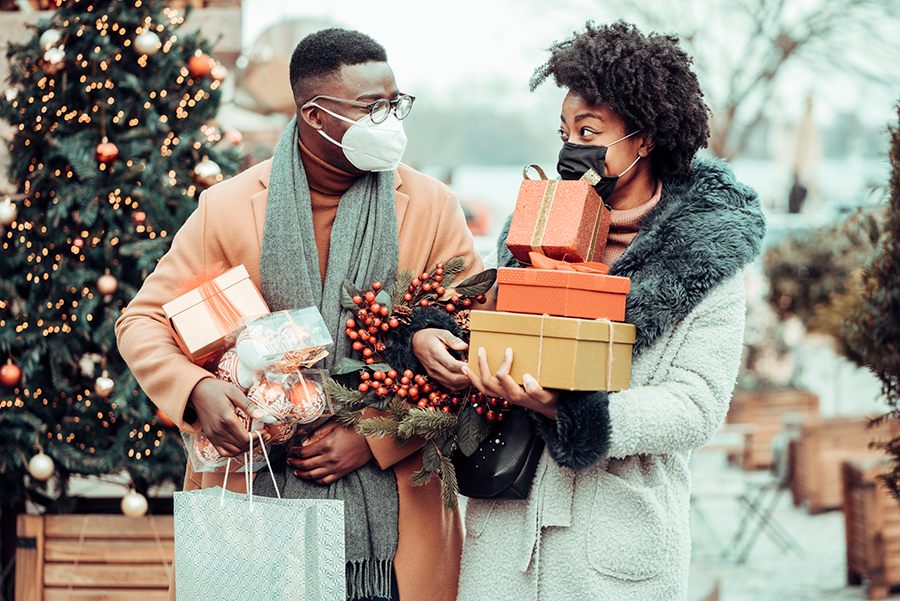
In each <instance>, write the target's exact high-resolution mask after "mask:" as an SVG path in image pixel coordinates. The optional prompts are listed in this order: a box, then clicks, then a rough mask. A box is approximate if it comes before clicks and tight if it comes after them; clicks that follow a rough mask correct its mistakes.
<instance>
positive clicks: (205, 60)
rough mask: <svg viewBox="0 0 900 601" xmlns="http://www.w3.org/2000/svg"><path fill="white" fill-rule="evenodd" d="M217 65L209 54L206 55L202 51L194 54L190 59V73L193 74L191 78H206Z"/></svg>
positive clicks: (188, 66) (188, 65)
mask: <svg viewBox="0 0 900 601" xmlns="http://www.w3.org/2000/svg"><path fill="white" fill-rule="evenodd" d="M214 65H215V61H214V60H213V59H211V58H210V57H209V55H208V54H204V53H203V52H201V51H200V50H198V51H197V52H195V53H194V56H192V57H191V58H189V59H188V64H187V68H188V72H189V73H190V74H191V77H197V78H200V77H206V76H207V75H209V74H210V73H211V72H212V70H213V66H214Z"/></svg>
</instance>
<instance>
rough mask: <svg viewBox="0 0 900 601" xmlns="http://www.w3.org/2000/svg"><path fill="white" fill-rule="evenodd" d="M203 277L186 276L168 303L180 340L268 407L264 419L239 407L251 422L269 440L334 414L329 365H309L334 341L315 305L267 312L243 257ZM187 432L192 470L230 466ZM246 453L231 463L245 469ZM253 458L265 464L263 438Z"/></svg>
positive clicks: (195, 357)
mask: <svg viewBox="0 0 900 601" xmlns="http://www.w3.org/2000/svg"><path fill="white" fill-rule="evenodd" d="M212 275H215V274H211V276H212ZM201 279H202V280H203V281H202V283H200V284H199V285H193V284H188V285H187V287H188V288H191V289H190V290H188V291H186V292H184V293H183V294H179V293H177V292H176V294H179V295H178V296H177V297H176V298H175V299H173V300H172V301H170V302H168V303H166V304H165V305H163V311H164V312H165V314H166V317H167V318H168V323H169V327H170V329H171V330H172V333H173V334H174V338H175V341H176V342H177V343H178V346H179V347H180V348H181V351H182V352H183V353H184V354H185V355H186V356H187V357H188V358H189V359H190V360H191V361H192V362H194V363H196V364H197V365H201V366H203V367H205V368H206V369H208V370H209V371H211V372H212V373H213V374H214V375H215V376H216V377H217V378H219V379H221V380H225V381H226V382H230V383H232V384H234V385H235V386H237V387H238V388H240V390H241V391H242V392H243V393H244V394H246V395H247V397H248V398H249V399H250V400H251V401H253V403H254V404H255V405H256V406H257V407H259V408H261V409H262V410H263V413H264V414H265V416H264V417H263V418H261V419H259V420H255V419H251V418H250V416H248V415H247V414H246V413H244V412H243V411H241V410H240V409H238V410H236V411H237V413H238V416H239V417H240V418H241V420H242V421H243V422H244V425H245V426H246V427H247V429H248V430H254V431H255V430H261V429H265V430H266V431H267V433H268V434H269V436H270V444H282V443H284V442H287V441H288V440H289V439H290V438H292V437H294V436H295V435H297V434H298V433H308V432H310V431H311V430H312V429H313V428H314V427H315V426H316V425H318V424H320V423H322V421H324V420H325V419H327V418H328V416H330V415H333V414H334V411H335V407H334V405H333V404H332V402H331V399H330V397H329V395H328V394H327V392H326V389H325V381H326V379H327V372H325V371H323V370H317V369H309V368H310V367H311V366H312V365H314V364H315V363H317V362H318V361H319V360H321V359H322V358H323V357H324V356H325V355H327V354H328V351H327V349H328V348H329V347H331V345H332V339H331V335H330V334H329V333H328V329H327V327H326V326H325V322H324V321H323V319H322V316H321V315H320V313H319V311H318V309H316V308H315V307H307V308H305V309H295V310H291V311H277V312H275V313H270V312H269V309H268V307H267V306H266V303H265V301H264V300H263V298H262V295H261V294H260V293H259V290H257V288H256V286H255V285H254V284H253V282H252V281H251V280H250V276H249V274H248V273H247V270H246V268H245V267H244V266H243V265H239V266H237V267H234V268H232V269H229V270H228V271H226V272H224V273H221V274H218V275H215V277H204V278H201ZM182 436H183V438H184V442H185V447H186V449H187V451H188V458H189V459H190V461H191V464H192V467H193V469H194V471H196V472H210V471H221V470H223V469H226V465H227V464H228V459H227V458H225V457H222V456H221V455H219V453H218V451H217V450H216V449H215V447H214V446H213V444H212V443H211V442H210V441H209V439H207V438H206V436H204V435H203V432H199V433H183V434H182ZM247 459H248V458H245V457H238V458H236V459H235V460H233V461H232V468H229V469H236V470H237V471H241V470H243V469H244V468H245V463H246V461H247ZM249 459H250V465H248V466H246V467H248V468H249V469H254V470H255V469H260V468H261V467H262V466H264V465H265V463H264V459H265V456H264V451H263V450H262V449H261V448H260V447H258V446H257V448H256V450H255V452H254V455H253V456H252V457H251V458H249Z"/></svg>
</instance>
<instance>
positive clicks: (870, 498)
mask: <svg viewBox="0 0 900 601" xmlns="http://www.w3.org/2000/svg"><path fill="white" fill-rule="evenodd" d="M887 470H888V467H887V463H886V461H885V459H883V458H881V459H878V458H873V457H868V458H864V459H851V460H849V461H846V462H844V463H843V465H842V468H841V473H842V481H843V494H844V522H845V528H846V534H847V581H848V583H849V584H862V582H863V581H864V580H866V581H868V587H869V588H868V594H869V599H884V598H885V597H887V595H888V593H889V592H890V589H891V587H892V586H897V585H900V505H898V503H897V500H896V499H894V497H893V496H892V495H891V494H890V492H888V490H887V488H886V487H885V486H884V484H882V483H881V482H879V481H878V480H877V476H878V475H879V474H882V473H884V472H886V471H887Z"/></svg>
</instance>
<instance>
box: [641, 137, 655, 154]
mask: <svg viewBox="0 0 900 601" xmlns="http://www.w3.org/2000/svg"><path fill="white" fill-rule="evenodd" d="M640 140H641V145H640V147H639V148H638V155H639V156H641V157H646V156H647V155H649V154H650V152H651V151H652V150H653V147H654V146H656V144H654V143H653V140H652V139H651V138H650V136H648V135H646V134H640Z"/></svg>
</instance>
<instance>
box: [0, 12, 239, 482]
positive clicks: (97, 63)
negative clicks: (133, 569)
mask: <svg viewBox="0 0 900 601" xmlns="http://www.w3.org/2000/svg"><path fill="white" fill-rule="evenodd" d="M56 4H57V7H62V6H64V5H65V7H67V8H74V7H78V8H79V9H80V10H79V11H78V13H79V14H74V15H69V16H67V17H59V20H57V22H55V23H54V24H53V25H52V26H51V27H49V28H47V29H45V30H44V31H43V32H42V33H41V34H40V36H39V38H38V43H39V51H40V59H39V60H31V61H28V60H23V57H11V60H10V66H11V69H12V70H13V71H14V72H16V70H18V74H19V75H20V76H21V83H19V84H17V85H14V86H13V87H11V88H9V89H7V90H6V93H5V100H6V102H7V103H8V104H9V105H10V107H11V108H12V109H13V112H14V114H16V115H18V116H19V117H20V119H21V121H20V122H19V123H18V125H17V126H16V128H15V129H16V132H15V137H14V139H13V141H12V142H11V143H10V144H9V147H8V148H9V151H10V154H11V156H17V154H18V153H19V151H18V147H19V145H21V147H22V149H23V150H25V149H28V150H33V149H34V148H35V146H32V145H38V144H41V143H47V141H48V140H50V139H51V138H53V137H54V135H57V136H58V135H59V132H60V131H62V130H63V129H65V130H66V131H71V130H72V128H73V127H74V128H76V129H77V128H80V129H81V131H84V130H90V131H91V132H98V133H99V138H100V141H99V143H98V144H97V145H96V148H95V150H94V153H93V154H94V157H93V158H94V160H95V163H94V164H93V165H92V166H91V167H92V168H95V169H97V170H99V172H100V173H101V174H105V175H106V176H107V180H106V181H112V178H110V176H111V175H112V173H113V170H116V173H117V174H119V173H121V174H122V176H121V177H117V178H115V180H116V181H117V182H118V185H115V186H114V187H112V189H110V190H108V191H106V192H104V191H102V190H95V191H94V193H95V196H94V197H93V199H92V200H90V201H89V202H88V203H86V204H84V203H83V202H78V203H77V204H76V202H75V201H73V200H72V199H71V198H69V197H67V196H66V194H65V190H66V188H65V186H67V185H75V184H77V183H79V182H80V181H81V180H82V179H83V175H84V170H85V169H86V167H85V165H83V164H76V163H73V162H69V163H67V164H65V165H63V164H60V162H59V161H58V160H57V161H55V162H53V164H52V165H51V164H50V162H49V161H50V159H43V158H39V156H33V157H32V158H31V160H30V161H29V162H28V164H27V173H26V175H25V177H24V178H23V181H22V183H21V189H20V192H19V193H18V194H16V195H9V196H7V197H6V198H3V199H2V200H0V240H2V249H3V251H4V252H7V253H13V254H15V253H24V254H25V257H24V258H25V263H26V264H27V265H28V267H29V271H28V273H27V274H25V278H24V279H25V283H26V284H27V285H30V286H32V287H37V290H39V291H40V292H41V293H43V292H44V291H47V292H48V293H50V294H53V295H54V296H56V298H54V297H52V296H51V297H50V298H46V297H45V300H43V301H42V302H41V306H39V307H36V309H40V310H39V311H38V310H34V311H32V312H33V313H37V314H39V315H40V317H38V318H36V319H35V318H32V317H30V316H29V311H28V310H27V308H26V307H24V306H22V303H20V302H18V301H17V300H16V299H15V298H14V296H13V295H10V297H8V298H0V328H7V327H8V326H13V327H14V330H15V333H16V335H18V336H28V335H30V336H35V334H34V333H35V332H40V336H41V337H42V338H43V339H46V340H47V344H46V345H45V346H46V347H47V348H50V346H49V344H50V342H51V341H53V340H55V339H57V338H59V337H62V336H71V335H84V332H85V330H86V329H87V328H89V327H91V326H94V325H95V324H96V323H97V321H107V320H110V319H111V320H113V321H114V320H115V318H117V317H118V315H120V314H121V313H122V312H123V311H124V308H125V303H126V300H125V299H123V298H122V296H121V295H119V296H118V298H114V296H113V295H114V294H115V292H116V291H117V289H118V288H119V282H118V280H117V279H116V277H115V276H114V275H112V274H111V273H110V269H109V267H116V266H117V265H118V258H116V255H115V253H112V250H113V249H115V248H116V247H117V246H119V245H121V244H122V243H124V242H126V241H129V242H133V241H135V240H140V239H146V240H156V239H164V238H166V237H167V236H169V234H170V230H174V229H175V227H177V225H176V224H172V225H171V227H170V228H167V227H166V226H165V224H164V223H163V224H162V227H160V226H159V225H154V224H153V223H151V222H150V220H149V219H148V212H147V210H146V209H144V206H143V201H144V198H145V196H144V189H145V188H146V187H147V186H142V178H143V177H144V176H145V172H146V171H147V168H148V165H150V164H154V165H156V164H158V163H159V162H160V161H162V160H164V159H168V158H170V157H172V156H173V155H175V154H176V151H177V150H178V147H179V145H183V143H184V140H186V139H188V138H190V142H189V144H190V146H189V149H190V150H191V151H195V152H197V153H198V154H199V156H200V157H202V158H201V159H200V160H199V161H197V162H196V163H195V164H194V165H193V168H190V169H189V177H188V178H184V177H179V175H180V174H179V173H178V172H176V170H175V169H174V168H173V169H169V170H167V171H165V172H164V174H163V175H162V185H164V186H168V187H169V188H172V189H174V190H175V191H177V192H180V194H181V196H183V197H185V198H187V199H193V198H195V197H196V195H198V194H199V192H200V191H202V190H203V189H205V188H206V187H208V186H209V185H212V184H214V183H216V182H218V181H221V180H222V178H223V175H222V171H221V168H220V167H219V165H218V164H216V163H215V162H213V161H212V160H210V159H209V157H208V156H207V154H208V153H207V152H203V150H204V148H211V147H213V145H216V144H219V143H228V144H236V143H239V141H240V140H239V137H238V138H236V137H235V135H234V134H233V133H232V134H230V135H229V134H227V133H226V134H223V133H222V132H220V131H219V129H218V127H217V126H216V125H214V124H212V123H203V124H201V125H200V126H199V132H197V131H196V130H191V131H190V132H187V135H186V132H181V131H179V128H180V127H183V126H182V125H179V124H180V123H184V124H185V126H186V124H188V123H190V120H191V117H192V111H193V110H194V109H195V108H197V107H198V106H199V105H201V103H204V102H205V101H208V100H209V99H210V98H211V97H212V96H211V92H214V91H215V90H217V89H218V88H219V86H220V85H221V84H222V82H223V81H224V80H225V78H226V76H227V70H226V69H225V68H224V67H222V66H221V65H219V64H217V63H216V61H215V60H213V59H212V58H210V57H209V56H208V55H207V54H206V53H204V52H203V51H202V50H201V49H199V48H197V49H196V50H195V51H194V52H193V53H191V54H190V56H189V58H188V60H187V61H186V63H185V64H183V65H182V66H181V67H180V69H178V71H177V72H176V73H175V74H174V79H173V80H172V81H171V82H170V81H163V82H159V81H158V80H159V79H160V78H159V77H154V75H155V70H154V69H155V60H154V57H155V56H157V55H158V54H159V53H162V55H166V54H168V53H169V52H179V53H185V51H186V48H185V43H184V42H183V41H182V40H181V39H180V38H179V36H178V35H176V33H175V30H176V29H177V28H178V27H179V26H180V25H182V24H183V23H184V16H183V15H182V14H181V13H180V12H179V11H178V10H175V9H172V8H169V7H165V8H163V10H162V13H161V15H157V16H156V20H154V16H152V15H145V16H142V17H138V19H137V23H135V19H134V17H135V16H137V15H139V14H140V12H141V10H142V6H143V4H144V2H143V0H132V1H131V2H129V3H128V4H130V5H131V7H133V8H124V9H122V10H123V11H127V12H122V11H120V12H121V14H123V15H124V17H126V18H123V19H120V20H117V19H115V18H114V17H111V16H110V14H109V13H110V12H111V11H107V10H103V7H102V6H99V5H100V4H102V3H101V2H99V1H97V0H94V1H93V2H92V1H90V0H57V1H56ZM117 4H118V5H119V7H120V8H121V7H123V6H124V5H125V4H126V3H125V2H119V3H117ZM127 17H132V18H131V19H129V18H127ZM128 21H130V22H128ZM89 33H90V36H89V35H88V34H89ZM97 35H99V37H100V40H99V41H98V43H97V44H96V45H93V46H92V47H91V48H89V49H87V48H83V46H85V44H84V41H85V40H87V39H88V38H89V37H91V36H97ZM91 39H93V38H91ZM73 46H74V47H76V48H78V49H79V50H80V51H78V52H77V53H75V54H74V55H73V56H70V55H69V53H68V52H67V50H66V48H67V47H69V48H71V47H73ZM187 52H190V51H189V50H188V51H187ZM127 61H134V63H136V64H137V65H138V67H139V69H138V70H137V73H136V74H133V71H134V70H133V69H132V68H129V69H125V70H124V71H123V73H124V75H123V77H122V78H121V79H119V78H118V77H117V75H118V71H122V69H121V68H120V67H123V66H127V65H126V62H127ZM142 73H143V74H142ZM28 84H31V88H32V89H31V91H29V92H27V93H26V91H25V88H26V86H27V85H28ZM137 84H141V85H146V86H147V87H145V88H144V87H141V88H140V92H141V93H142V94H144V96H145V102H143V103H134V104H135V109H134V110H132V111H131V112H130V113H129V111H128V110H127V109H128V107H127V106H126V107H124V108H123V107H122V106H118V105H117V102H118V100H117V97H118V98H119V99H122V98H134V94H135V90H136V89H138V88H137V87H136V86H137ZM154 84H158V85H154ZM72 86H79V87H78V88H72ZM72 90H77V91H78V93H79V94H80V95H81V96H80V97H78V98H79V100H81V99H83V100H84V102H83V103H82V104H80V105H79V106H72V104H73V103H72V96H73V94H72ZM67 98H68V100H67ZM176 100H177V101H176ZM138 107H139V108H138ZM151 124H152V125H154V126H156V124H163V125H164V126H166V127H168V128H169V131H168V132H167V133H166V135H165V136H164V137H163V136H160V138H162V139H161V140H159V141H158V146H156V153H157V155H158V158H157V159H154V158H153V157H152V156H142V157H128V158H125V157H120V150H119V147H118V145H117V144H116V142H117V141H119V140H130V139H133V137H134V134H130V133H129V130H130V131H134V132H140V131H143V130H142V129H141V128H146V127H148V126H149V125H151ZM108 127H110V128H112V129H110V130H108ZM113 130H114V131H113ZM235 140H237V142H236V141H235ZM29 147H30V148H29ZM35 154H38V153H35ZM179 156H184V155H183V154H182V155H179ZM194 160H195V161H196V159H194ZM154 161H155V162H154ZM154 176H155V174H154ZM48 180H49V181H52V182H53V184H54V185H52V186H47V185H46V183H47V181H48ZM143 181H145V180H143ZM48 188H49V189H48ZM179 188H180V189H179ZM73 204H75V205H76V206H78V208H74V207H73V206H72V205H73ZM101 207H102V210H103V211H113V212H116V213H121V212H126V211H127V215H128V217H127V218H126V219H124V220H122V219H121V218H119V219H120V220H122V221H126V222H127V221H129V220H130V221H131V223H132V226H133V230H132V231H133V234H132V233H128V234H127V238H128V240H123V238H122V235H123V232H121V231H119V230H117V229H115V228H112V227H107V226H109V225H110V224H111V223H112V222H113V219H107V220H106V221H104V219H100V218H98V217H97V212H98V211H100V210H101ZM42 209H43V210H42ZM36 211H37V212H38V213H39V214H37V215H36V216H35V215H33V214H34V213H35V212H36ZM20 213H21V214H20ZM89 214H90V215H91V217H90V219H88V215H89ZM27 217H31V218H30V219H29V218H27ZM154 217H161V216H157V215H156V214H154ZM63 220H65V221H63ZM73 221H74V224H72V222H73ZM88 221H90V222H91V223H92V225H88V224H87V222H88ZM154 221H157V222H158V221H159V220H158V219H154ZM61 222H62V223H63V225H60V223H61ZM105 223H106V225H104V224H105ZM70 225H71V227H70ZM4 230H5V232H4ZM60 232H62V233H63V236H59V234H60ZM54 237H55V239H54ZM63 237H64V240H65V242H64V243H60V242H62V238H63ZM94 249H98V250H103V251H105V252H104V255H105V256H106V260H107V261H108V262H109V267H107V268H106V269H105V273H103V275H101V276H100V277H99V278H97V279H96V283H95V284H77V285H66V286H64V287H62V286H58V287H57V289H56V290H55V291H54V290H53V283H54V279H55V278H56V277H57V275H59V274H61V273H64V272H65V271H66V269H67V268H68V267H71V266H73V265H74V266H77V265H84V264H85V263H86V261H87V257H86V253H87V251H89V250H94ZM25 290H26V293H23V294H22V297H23V298H26V297H28V293H27V286H25ZM60 291H62V293H61V294H60ZM35 292H36V291H35ZM4 296H6V295H5V294H4ZM56 344H60V345H65V344H66V343H65V341H58V342H56ZM92 355H93V356H92V357H91V358H90V359H86V357H87V355H86V356H85V357H82V358H81V361H80V365H79V368H80V370H81V373H82V374H94V375H96V374H95V368H96V366H97V364H98V363H99V366H100V370H101V374H100V375H99V376H97V377H96V379H95V380H94V384H93V389H91V388H88V387H84V388H82V389H80V390H74V391H60V392H59V393H58V394H53V393H52V392H50V391H47V390H44V389H42V388H41V387H39V386H37V387H31V386H28V384H27V382H26V381H25V379H24V378H23V376H24V374H23V372H22V369H21V368H20V367H19V365H17V363H16V361H14V357H13V356H12V353H10V354H9V357H8V358H7V360H6V364H5V365H3V366H2V367H0V395H2V396H0V410H4V409H16V408H18V409H21V408H23V407H25V406H26V403H39V404H42V405H44V406H47V407H52V408H57V407H59V406H60V403H66V404H68V406H69V407H71V408H72V409H74V411H72V412H71V413H72V416H71V419H70V420H67V422H66V423H65V424H63V423H57V424H55V427H50V428H48V429H47V432H46V438H47V439H55V442H56V443H66V444H75V445H77V446H78V448H79V449H80V450H82V451H85V452H87V453H89V454H94V453H95V452H96V451H97V449H96V448H95V446H94V445H93V444H92V442H91V441H92V440H96V439H97V438H98V437H97V436H92V432H91V426H90V423H91V422H93V423H94V424H96V422H94V421H93V420H94V418H96V420H98V421H99V424H100V426H101V427H103V428H109V427H110V426H111V425H112V424H115V423H116V420H117V417H116V412H115V411H116V409H117V404H116V403H115V402H114V401H111V399H110V397H111V395H112V393H113V391H114V389H115V388H116V385H117V383H116V382H115V381H114V380H113V379H112V377H110V375H109V373H108V372H107V370H106V367H107V365H106V358H104V357H102V356H100V355H98V354H92ZM3 387H6V388H7V389H11V391H12V393H13V394H12V396H11V398H8V397H7V396H6V394H7V391H4V389H3ZM133 388H134V389H133V390H132V393H131V396H133V397H138V396H139V395H140V394H141V393H140V391H139V390H138V389H137V387H136V385H134V386H133ZM82 417H90V418H91V419H90V420H86V419H82ZM81 422H86V423H85V424H84V430H83V431H82V433H81V434H80V435H76V432H75V426H76V425H78V424H80V423H81ZM156 422H162V423H163V424H165V425H171V421H170V420H168V418H166V417H165V416H164V415H161V414H159V413H158V414H157V419H156V420H154V422H153V423H154V425H151V424H143V425H142V426H141V427H135V428H133V429H132V430H131V431H130V432H129V439H130V440H132V441H133V442H134V446H133V447H132V448H130V449H129V450H128V457H129V458H133V459H135V460H140V459H141V458H146V457H149V456H150V454H151V452H152V449H153V448H156V447H158V446H159V445H160V440H161V439H162V437H163V435H164V430H163V429H162V428H161V427H159V425H156ZM37 446H38V449H37V450H38V454H37V455H35V456H34V457H35V458H38V457H40V458H41V459H40V460H39V461H37V462H35V464H36V466H35V468H34V469H32V466H31V465H30V464H29V472H30V473H31V475H32V477H34V478H37V479H47V478H49V477H50V476H51V475H52V473H53V469H52V467H51V469H50V470H49V473H47V472H48V470H47V463H46V461H47V460H49V461H50V463H51V466H52V460H50V459H49V457H47V456H46V455H45V454H44V452H43V449H42V448H41V446H40V443H38V445H37ZM44 458H46V460H45V459H44ZM43 476H46V477H43Z"/></svg>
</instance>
